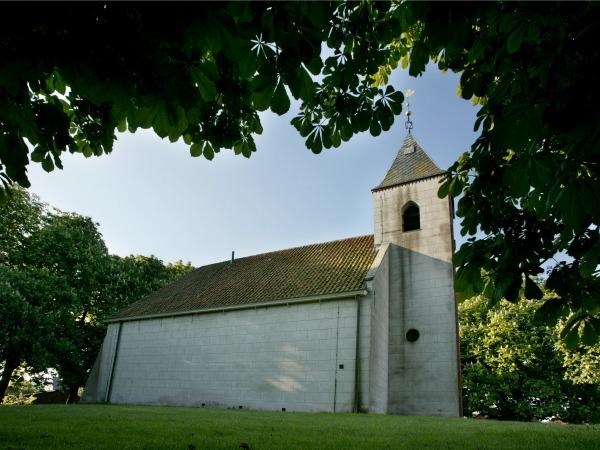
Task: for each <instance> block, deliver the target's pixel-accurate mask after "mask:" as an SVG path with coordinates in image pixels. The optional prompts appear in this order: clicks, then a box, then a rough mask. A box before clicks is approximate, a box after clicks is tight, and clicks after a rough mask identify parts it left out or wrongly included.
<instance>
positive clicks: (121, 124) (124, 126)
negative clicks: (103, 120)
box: [117, 118, 127, 133]
mask: <svg viewBox="0 0 600 450" xmlns="http://www.w3.org/2000/svg"><path fill="white" fill-rule="evenodd" d="M117 131H119V132H120V133H125V131H127V120H126V119H125V118H123V120H121V121H119V123H118V124H117Z"/></svg>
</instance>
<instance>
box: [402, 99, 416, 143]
mask: <svg viewBox="0 0 600 450" xmlns="http://www.w3.org/2000/svg"><path fill="white" fill-rule="evenodd" d="M414 93H415V91H413V90H412V89H408V90H407V91H406V122H404V128H406V131H408V134H409V135H411V134H412V129H413V123H412V120H410V116H411V115H412V111H411V110H410V97H411V96H412V95H413V94H414Z"/></svg>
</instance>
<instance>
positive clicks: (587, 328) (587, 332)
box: [581, 320, 598, 346]
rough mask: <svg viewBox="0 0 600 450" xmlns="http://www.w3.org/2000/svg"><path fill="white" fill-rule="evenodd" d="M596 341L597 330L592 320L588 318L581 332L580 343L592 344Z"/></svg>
mask: <svg viewBox="0 0 600 450" xmlns="http://www.w3.org/2000/svg"><path fill="white" fill-rule="evenodd" d="M596 342H598V330H596V328H595V327H594V325H593V324H592V322H591V321H589V320H588V321H586V322H585V325H584V328H583V334H582V335H581V343H582V344H583V345H589V346H591V345H594V344H595V343H596Z"/></svg>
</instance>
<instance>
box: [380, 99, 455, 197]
mask: <svg viewBox="0 0 600 450" xmlns="http://www.w3.org/2000/svg"><path fill="white" fill-rule="evenodd" d="M413 94H414V91H413V90H412V89H408V90H407V91H406V97H407V100H406V117H407V118H406V123H405V124H404V126H405V128H406V131H407V132H408V134H407V135H406V138H405V139H404V143H403V144H402V147H400V150H398V154H397V155H396V159H394V162H393V163H392V166H391V167H390V168H389V170H388V171H387V174H386V175H385V177H384V178H383V181H382V182H381V183H379V185H378V186H376V187H375V188H374V189H373V191H378V190H381V189H384V188H388V187H392V186H397V185H399V184H404V183H409V182H411V181H416V180H421V179H423V178H430V177H434V176H437V175H442V174H444V173H446V171H445V170H442V169H440V168H439V167H438V166H437V164H436V163H435V162H433V160H432V159H431V158H430V157H429V155H428V154H427V152H425V150H423V148H422V147H421V146H420V145H419V144H418V143H417V141H416V140H415V138H414V136H413V135H412V129H413V122H412V120H411V116H412V111H411V109H410V101H409V100H408V99H409V98H410V97H411V96H412V95H413Z"/></svg>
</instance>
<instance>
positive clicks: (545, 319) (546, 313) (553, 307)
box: [534, 297, 565, 326]
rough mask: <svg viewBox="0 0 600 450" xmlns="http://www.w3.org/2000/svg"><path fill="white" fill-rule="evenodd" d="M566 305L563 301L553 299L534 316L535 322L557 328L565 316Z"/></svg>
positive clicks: (556, 298) (547, 301)
mask: <svg viewBox="0 0 600 450" xmlns="http://www.w3.org/2000/svg"><path fill="white" fill-rule="evenodd" d="M564 311H565V304H564V302H563V300H562V299H560V298H558V297H553V298H550V299H548V300H546V301H545V302H544V304H543V305H542V306H540V307H539V308H538V309H537V310H536V312H535V315H534V321H536V322H537V323H543V324H546V325H550V326H555V325H556V324H557V323H558V320H559V319H560V318H561V317H562V316H563V313H564Z"/></svg>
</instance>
